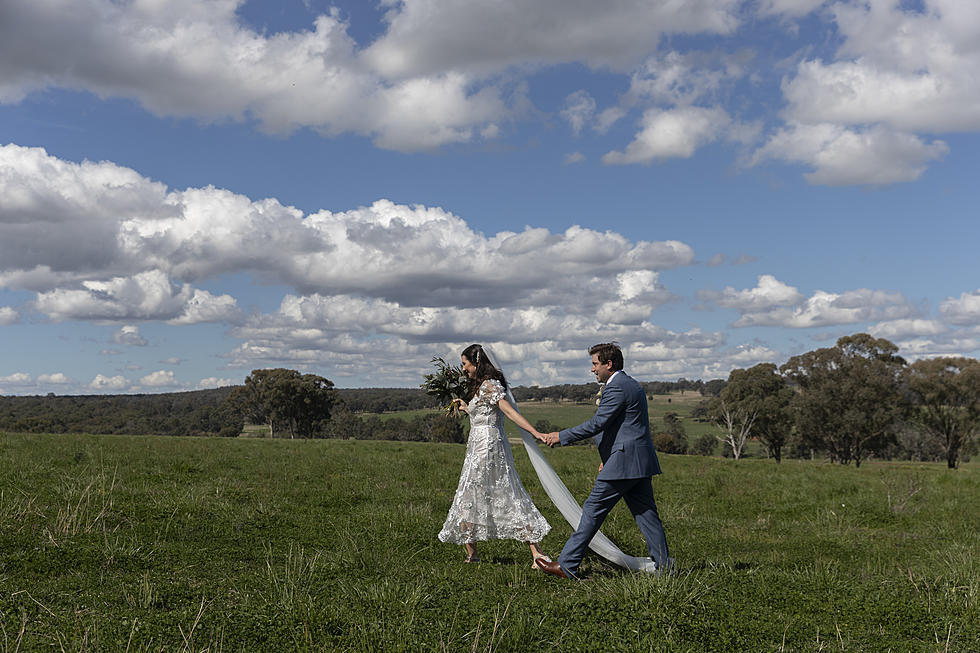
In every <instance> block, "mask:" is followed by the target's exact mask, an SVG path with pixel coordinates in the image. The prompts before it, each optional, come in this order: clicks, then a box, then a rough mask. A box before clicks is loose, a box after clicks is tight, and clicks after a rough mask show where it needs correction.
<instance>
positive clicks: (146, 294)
mask: <svg viewBox="0 0 980 653" xmlns="http://www.w3.org/2000/svg"><path fill="white" fill-rule="evenodd" d="M81 285H82V288H79V289H67V288H58V289H55V290H51V291H49V292H42V293H38V295H37V300H36V301H35V303H34V306H35V308H36V309H37V310H39V311H41V312H43V313H46V314H48V315H49V316H51V317H52V318H53V319H55V320H68V319H74V320H133V319H143V320H167V321H169V322H171V323H172V324H195V323H198V322H221V321H232V320H234V319H235V317H236V316H237V314H238V310H237V308H238V307H237V303H236V301H235V299H234V298H233V297H231V296H229V295H221V296H220V297H215V296H214V295H212V294H211V293H209V292H208V291H206V290H197V289H194V288H192V287H191V286H190V285H188V284H184V285H182V286H180V287H179V288H178V287H176V286H175V285H174V284H173V283H172V282H171V281H170V279H168V278H167V275H166V273H164V272H162V271H160V270H148V271H146V272H140V273H138V274H136V275H134V276H132V277H113V278H111V279H108V280H106V281H83V282H82V283H81Z"/></svg>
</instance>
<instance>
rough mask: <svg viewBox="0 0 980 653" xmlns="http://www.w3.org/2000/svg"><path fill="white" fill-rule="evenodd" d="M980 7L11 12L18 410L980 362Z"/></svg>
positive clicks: (35, 5)
mask: <svg viewBox="0 0 980 653" xmlns="http://www.w3.org/2000/svg"><path fill="white" fill-rule="evenodd" d="M978 171H980V3H975V2H963V1H962V0H839V1H836V2H833V1H831V2H823V1H821V0H689V1H687V2H674V1H668V0H646V1H643V0H606V1H605V2H601V3H599V2H591V1H579V0H574V1H569V0H534V1H532V0H495V1H494V2H473V1H472V0H400V1H399V0H356V1H354V0H352V1H337V2H330V1H327V0H0V394H6V395H33V394H47V393H55V394H59V395H65V394H102V393H110V394H118V393H148V392H174V391H184V390H196V389H202V388H211V387H218V386H224V385H231V384H240V383H242V381H243V379H244V378H245V376H246V375H248V374H249V373H250V372H251V370H254V369H260V368H270V367H286V368H291V369H297V370H301V371H303V372H310V373H314V374H319V375H321V376H324V377H326V378H328V379H330V380H331V381H333V382H334V383H335V384H336V385H337V386H338V387H341V388H356V387H413V386H418V384H419V383H420V382H421V380H422V375H423V374H424V373H426V372H429V371H431V370H432V369H433V368H432V365H431V359H432V358H433V357H434V356H442V357H445V358H447V359H449V360H452V361H455V360H458V354H459V352H460V351H461V350H462V349H463V348H464V347H465V346H466V345H468V344H470V343H474V342H479V343H485V344H489V345H491V346H492V347H493V349H494V351H495V352H496V354H497V357H498V358H499V359H500V360H501V362H502V364H503V365H502V366H503V367H504V372H505V373H506V375H507V377H508V380H509V381H510V382H511V383H514V384H520V385H530V384H541V385H553V384H557V383H584V382H588V381H590V380H591V377H590V376H589V360H588V359H589V356H588V353H587V349H588V347H589V346H590V345H592V344H595V343H598V342H607V341H613V340H614V341H617V342H619V343H620V344H621V345H622V346H623V349H624V353H625V356H626V368H627V371H628V372H630V373H631V374H632V375H633V376H635V377H637V378H639V379H641V380H676V379H678V378H681V377H683V378H687V379H703V380H709V379H714V378H727V376H728V374H729V372H730V371H731V370H732V369H735V368H747V367H750V366H752V365H755V364H757V363H760V362H771V363H776V364H777V365H779V364H782V363H784V362H786V360H787V359H788V358H789V357H791V356H793V355H796V354H800V353H804V352H807V351H811V350H813V349H817V348H819V347H828V346H832V345H833V344H834V342H835V341H836V340H837V339H838V338H840V337H841V336H845V335H849V334H853V333H859V332H866V333H870V334H872V335H874V336H875V337H880V338H887V339H888V340H890V341H892V342H893V343H895V344H896V345H898V346H899V347H900V350H899V353H900V354H901V355H903V356H904V357H906V358H907V359H908V360H914V359H917V358H922V357H930V356H944V355H949V356H952V355H962V356H970V357H977V355H978V352H980V275H978V274H977V272H978V268H980V266H978V263H977V259H978V254H977V249H978V245H980V226H978V220H977V217H978V209H977V207H978V206H980V190H978V187H980V183H978V181H980V175H978Z"/></svg>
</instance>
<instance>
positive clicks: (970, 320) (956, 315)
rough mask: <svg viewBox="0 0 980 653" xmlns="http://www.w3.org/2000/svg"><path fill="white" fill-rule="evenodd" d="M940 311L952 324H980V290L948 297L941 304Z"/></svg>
mask: <svg viewBox="0 0 980 653" xmlns="http://www.w3.org/2000/svg"><path fill="white" fill-rule="evenodd" d="M939 311H940V313H942V316H943V318H944V319H945V320H946V321H947V322H949V323H950V324H960V325H975V324H980V290H974V291H973V292H965V293H963V294H961V295H960V296H959V297H947V298H946V299H945V300H943V302H942V303H941V304H940V305H939Z"/></svg>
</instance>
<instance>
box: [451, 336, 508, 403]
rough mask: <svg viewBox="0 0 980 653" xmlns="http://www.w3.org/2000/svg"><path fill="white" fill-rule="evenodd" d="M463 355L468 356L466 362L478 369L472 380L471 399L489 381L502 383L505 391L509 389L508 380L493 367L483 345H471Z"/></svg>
mask: <svg viewBox="0 0 980 653" xmlns="http://www.w3.org/2000/svg"><path fill="white" fill-rule="evenodd" d="M462 355H463V356H466V360H468V361H469V362H471V363H473V366H474V367H476V374H474V375H473V378H472V379H470V395H469V397H468V398H469V399H472V398H473V397H474V396H475V395H476V391H477V390H479V389H480V386H481V385H483V382H484V381H486V380H487V379H496V380H497V381H500V385H502V386H504V390H506V389H507V379H505V378H504V373H503V372H501V371H500V370H498V369H497V368H496V367H494V366H493V363H491V362H490V358H489V357H488V356H487V353H486V352H485V351H483V345H470V346H469V347H467V348H466V349H464V350H463V353H462Z"/></svg>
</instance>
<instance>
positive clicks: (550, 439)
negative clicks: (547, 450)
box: [534, 431, 560, 447]
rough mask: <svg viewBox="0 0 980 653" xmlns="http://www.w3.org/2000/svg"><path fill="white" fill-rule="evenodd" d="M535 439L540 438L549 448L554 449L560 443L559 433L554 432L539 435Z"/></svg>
mask: <svg viewBox="0 0 980 653" xmlns="http://www.w3.org/2000/svg"><path fill="white" fill-rule="evenodd" d="M534 437H536V438H538V439H539V440H541V442H543V443H545V444H546V445H548V446H549V447H554V446H555V445H557V444H558V443H559V441H560V440H559V438H558V431H553V432H551V433H538V434H537V435H535V436H534Z"/></svg>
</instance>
